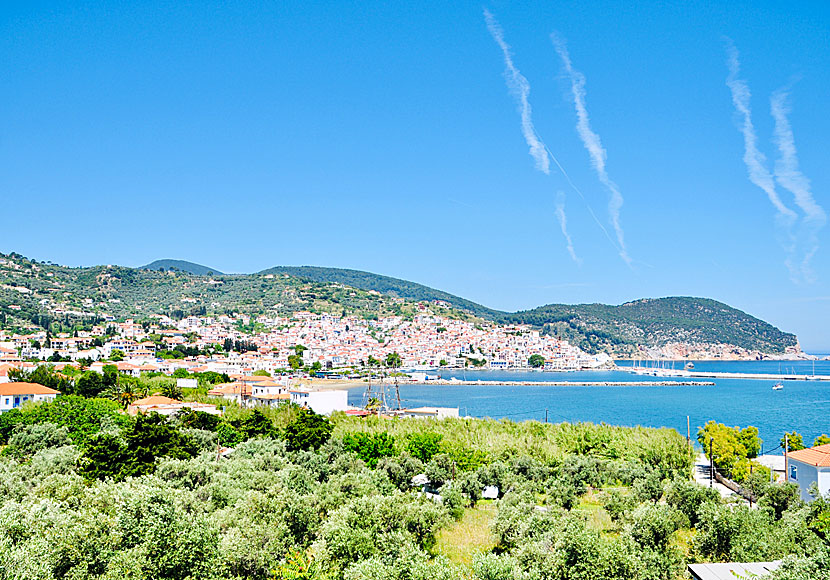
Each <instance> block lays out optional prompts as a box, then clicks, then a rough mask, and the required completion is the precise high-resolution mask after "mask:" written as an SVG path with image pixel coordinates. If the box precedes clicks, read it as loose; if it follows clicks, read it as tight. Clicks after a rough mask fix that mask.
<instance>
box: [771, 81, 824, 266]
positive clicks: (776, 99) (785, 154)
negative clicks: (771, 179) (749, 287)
mask: <svg viewBox="0 0 830 580" xmlns="http://www.w3.org/2000/svg"><path fill="white" fill-rule="evenodd" d="M770 112H771V114H772V117H773V119H774V120H775V131H774V138H775V144H776V145H777V147H778V152H779V158H778V160H777V161H776V162H775V179H776V181H777V182H778V183H779V185H781V187H783V188H785V189H786V190H788V191H789V192H790V193H792V194H793V196H794V198H795V203H796V205H797V206H798V207H799V208H800V209H801V211H802V212H804V218H803V220H802V223H801V228H800V229H801V235H802V237H803V240H802V242H803V243H804V245H805V246H806V247H805V253H804V257H803V258H802V260H801V264H800V270H801V275H802V276H803V277H804V279H805V280H806V281H808V282H812V281H814V280H815V274H814V273H813V270H812V267H811V265H810V262H811V260H812V258H813V256H814V255H815V253H816V252H817V251H818V247H819V243H818V233H819V231H820V230H821V229H822V228H823V227H824V225H825V224H826V223H827V214H826V213H825V211H824V209H823V208H822V207H821V206H820V205H819V204H818V203H816V200H815V198H814V197H813V194H812V191H811V190H810V180H809V179H807V177H805V175H804V174H803V173H801V170H800V169H799V165H798V152H797V150H796V147H795V138H794V136H793V131H792V127H791V126H790V122H789V119H788V115H789V113H790V106H789V89H788V88H783V89H779V90H778V91H776V92H775V93H773V95H772V97H771V98H770Z"/></svg>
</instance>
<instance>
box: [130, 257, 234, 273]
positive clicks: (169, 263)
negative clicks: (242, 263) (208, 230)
mask: <svg viewBox="0 0 830 580" xmlns="http://www.w3.org/2000/svg"><path fill="white" fill-rule="evenodd" d="M140 269H141V270H178V271H180V272H188V273H190V274H195V275H196V276H212V275H213V274H221V273H222V272H220V271H219V270H217V269H216V268H208V267H207V266H202V265H201V264H194V263H193V262H187V261H185V260H170V259H166V260H156V261H155V262H150V263H149V264H147V265H146V266H141V268H140Z"/></svg>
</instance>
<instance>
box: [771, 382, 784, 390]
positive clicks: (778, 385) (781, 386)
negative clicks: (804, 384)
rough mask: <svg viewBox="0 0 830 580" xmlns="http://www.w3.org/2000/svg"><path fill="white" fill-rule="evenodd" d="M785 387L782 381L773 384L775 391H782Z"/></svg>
mask: <svg viewBox="0 0 830 580" xmlns="http://www.w3.org/2000/svg"><path fill="white" fill-rule="evenodd" d="M783 389H784V385H783V384H782V383H775V384H774V385H772V390H773V391H781V390H783Z"/></svg>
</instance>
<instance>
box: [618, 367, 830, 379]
mask: <svg viewBox="0 0 830 580" xmlns="http://www.w3.org/2000/svg"><path fill="white" fill-rule="evenodd" d="M619 370H625V371H626V372H630V373H632V374H635V375H645V376H650V377H678V378H695V379H743V380H757V381H830V375H794V374H781V373H730V372H717V371H672V370H667V369H637V368H635V369H633V370H631V369H626V368H624V367H621V368H620V369H619Z"/></svg>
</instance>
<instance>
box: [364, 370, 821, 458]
mask: <svg viewBox="0 0 830 580" xmlns="http://www.w3.org/2000/svg"><path fill="white" fill-rule="evenodd" d="M618 364H619V366H620V367H623V366H631V362H630V361H619V363H618ZM639 364H642V363H639ZM694 365H695V370H701V371H712V372H732V373H764V374H778V373H779V362H778V361H747V362H744V361H740V362H737V361H736V362H723V361H694ZM780 365H781V370H780V373H781V374H787V373H789V374H800V375H811V374H813V372H814V371H813V363H812V362H811V361H786V362H781V363H780ZM663 366H664V368H665V367H666V365H665V363H663ZM668 368H671V364H670V363H669V365H668ZM682 368H683V363H681V362H675V369H677V370H680V369H682ZM431 374H432V375H433V376H440V377H441V378H444V379H451V378H455V379H458V380H465V379H466V380H486V381H521V382H526V383H531V384H530V385H523V386H498V385H463V384H457V385H456V384H442V385H429V384H426V385H412V384H401V385H400V391H401V397H402V399H403V404H404V406H406V407H421V406H435V407H458V408H459V412H460V414H461V416H470V417H492V418H494V419H502V418H507V419H511V420H514V421H524V420H537V421H544V420H545V416H546V413H547V418H548V421H550V422H562V421H567V422H578V421H590V422H593V423H601V422H605V423H608V424H612V425H626V426H634V425H643V426H646V427H670V428H673V429H676V430H677V431H678V432H679V433H681V434H682V435H684V436H685V435H686V417H687V416H688V417H689V421H690V423H691V436H692V439H693V440H694V439H695V436H696V434H697V430H698V428H699V427H701V426H703V425H704V424H705V423H706V422H707V421H709V420H712V419H713V420H715V421H717V422H719V423H725V424H727V425H731V426H740V427H746V426H748V425H754V426H755V427H757V428H758V430H759V434H760V437H761V438H762V439H763V441H764V444H763V450H764V451H766V450H768V449H772V448H775V447H777V446H778V445H779V440H780V439H781V437H783V435H784V433H785V432H792V431H797V432H798V433H800V434H801V435H802V436H803V437H804V443H805V444H806V445H808V446H809V445H811V444H812V442H813V440H814V439H815V437H817V436H818V435H820V434H822V433H826V434H830V382H826V381H805V380H787V381H785V382H784V388H783V389H782V390H777V391H773V390H772V386H773V384H774V382H772V381H770V380H757V379H731V378H730V379H726V378H717V379H715V380H714V381H713V382H714V383H715V385H714V386H614V387H601V386H541V385H533V384H532V383H534V382H542V381H554V380H555V381H571V382H589V381H590V382H604V381H608V382H626V381H635V380H636V381H654V382H658V381H666V380H667V378H666V377H649V376H642V375H634V374H631V373H629V372H626V371H623V370H614V371H580V372H569V373H542V372H527V371H471V370H456V369H453V370H442V371H440V372H437V373H431ZM815 374H816V375H830V361H816V363H815ZM669 380H670V379H669ZM678 380H681V379H678ZM364 390H365V386H362V387H355V388H353V389H350V390H349V403H350V404H352V405H356V406H359V405H360V404H361V401H362V397H363V392H364ZM780 452H781V450H780V449H778V450H776V451H774V453H780Z"/></svg>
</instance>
